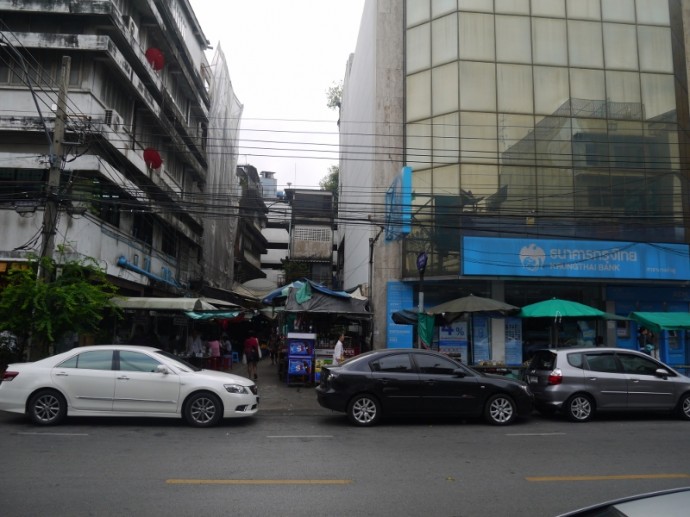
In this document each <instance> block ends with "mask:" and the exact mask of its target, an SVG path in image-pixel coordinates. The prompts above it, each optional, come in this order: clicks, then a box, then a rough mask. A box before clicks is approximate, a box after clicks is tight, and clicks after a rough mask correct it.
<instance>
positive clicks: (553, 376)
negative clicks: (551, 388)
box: [548, 368, 563, 384]
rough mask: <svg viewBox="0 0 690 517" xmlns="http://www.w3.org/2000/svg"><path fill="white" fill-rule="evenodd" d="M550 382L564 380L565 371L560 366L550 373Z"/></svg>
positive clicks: (556, 382) (558, 382)
mask: <svg viewBox="0 0 690 517" xmlns="http://www.w3.org/2000/svg"><path fill="white" fill-rule="evenodd" d="M548 382H549V384H560V383H562V382H563V372H561V371H560V370H559V369H558V368H556V369H555V370H554V371H552V372H551V373H550V374H549V381H548Z"/></svg>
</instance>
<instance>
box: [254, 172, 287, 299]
mask: <svg viewBox="0 0 690 517" xmlns="http://www.w3.org/2000/svg"><path fill="white" fill-rule="evenodd" d="M260 175H261V186H262V192H263V199H264V203H265V204H266V207H267V209H268V214H267V217H268V220H267V222H266V228H264V230H263V231H262V232H261V233H262V234H263V235H264V237H265V238H266V242H267V244H266V252H265V253H264V254H263V255H262V256H261V270H262V271H263V272H264V274H265V275H266V280H268V281H269V282H270V284H267V285H270V288H272V289H275V288H277V287H279V286H282V285H285V284H286V282H285V270H284V269H283V262H284V261H285V260H287V259H288V258H289V257H290V249H289V248H290V220H291V218H292V207H291V206H290V204H289V203H288V202H287V200H286V199H285V192H283V191H278V184H277V180H276V178H275V172H271V171H261V173H260ZM267 290H268V289H267Z"/></svg>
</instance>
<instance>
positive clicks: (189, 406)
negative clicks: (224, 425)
mask: <svg viewBox="0 0 690 517" xmlns="http://www.w3.org/2000/svg"><path fill="white" fill-rule="evenodd" d="M222 411H223V410H222V407H221V403H220V400H218V397H216V396H215V395H214V394H212V393H204V392H202V393H195V394H193V395H192V396H191V397H189V399H188V400H187V403H186V404H185V409H184V417H185V420H186V421H187V423H188V424H189V425H191V426H193V427H211V426H214V425H216V424H217V423H218V422H219V421H220V419H221V417H222Z"/></svg>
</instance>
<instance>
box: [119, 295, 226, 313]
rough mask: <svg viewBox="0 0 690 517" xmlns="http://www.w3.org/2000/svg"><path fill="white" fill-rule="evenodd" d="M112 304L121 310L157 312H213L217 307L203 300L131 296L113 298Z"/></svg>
mask: <svg viewBox="0 0 690 517" xmlns="http://www.w3.org/2000/svg"><path fill="white" fill-rule="evenodd" d="M113 303H114V304H115V305H117V306H118V307H120V308H122V309H148V310H159V311H166V310H167V311H215V310H218V308H217V307H215V306H214V305H211V304H210V303H209V302H207V301H206V300H204V299H203V298H151V297H146V296H132V297H129V298H113Z"/></svg>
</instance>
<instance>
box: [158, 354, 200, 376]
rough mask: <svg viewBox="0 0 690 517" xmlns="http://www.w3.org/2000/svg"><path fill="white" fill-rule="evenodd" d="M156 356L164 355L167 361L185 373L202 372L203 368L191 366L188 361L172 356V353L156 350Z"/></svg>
mask: <svg viewBox="0 0 690 517" xmlns="http://www.w3.org/2000/svg"><path fill="white" fill-rule="evenodd" d="M156 354H158V355H162V356H163V357H165V358H166V359H168V360H170V361H173V362H175V363H176V364H175V366H177V367H178V368H180V369H181V370H183V371H188V372H200V371H201V368H199V367H197V366H194V365H193V364H189V363H188V362H187V361H185V360H183V359H180V358H179V357H177V356H176V355H173V354H171V353H170V352H166V351H165V350H156Z"/></svg>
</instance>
